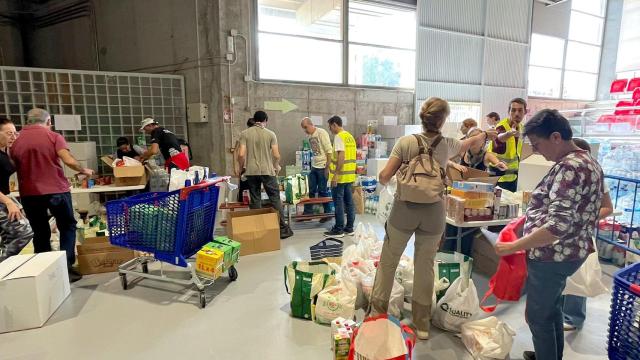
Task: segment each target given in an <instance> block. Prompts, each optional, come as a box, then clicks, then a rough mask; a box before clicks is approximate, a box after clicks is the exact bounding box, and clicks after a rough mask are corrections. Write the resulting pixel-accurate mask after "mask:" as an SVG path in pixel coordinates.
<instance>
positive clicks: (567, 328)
mask: <svg viewBox="0 0 640 360" xmlns="http://www.w3.org/2000/svg"><path fill="white" fill-rule="evenodd" d="M562 330H564V331H575V330H578V327H577V326H575V325H571V324H568V323H563V324H562Z"/></svg>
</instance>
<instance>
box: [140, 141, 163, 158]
mask: <svg viewBox="0 0 640 360" xmlns="http://www.w3.org/2000/svg"><path fill="white" fill-rule="evenodd" d="M159 152H160V145H158V144H157V143H152V144H151V147H150V148H149V150H147V151H145V152H144V154H142V155H140V159H141V160H142V161H144V160H149V159H150V158H151V157H152V156H154V155H156V154H158V153H159Z"/></svg>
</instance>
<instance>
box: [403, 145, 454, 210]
mask: <svg viewBox="0 0 640 360" xmlns="http://www.w3.org/2000/svg"><path fill="white" fill-rule="evenodd" d="M413 136H415V138H416V140H417V141H418V147H419V149H420V151H419V153H418V156H416V157H414V158H413V159H411V160H410V161H408V162H407V161H404V162H403V163H402V165H401V166H400V169H398V172H397V173H396V179H397V181H398V190H397V192H398V199H399V200H402V201H409V202H414V203H421V204H432V203H435V202H438V201H441V200H442V199H443V196H444V190H445V180H444V179H445V173H444V169H443V168H442V167H441V166H440V164H439V163H438V162H437V161H435V159H434V158H433V151H434V150H435V148H436V147H437V146H438V144H440V141H442V135H438V136H436V137H435V138H433V142H432V143H431V146H429V147H428V148H426V147H425V146H424V138H423V137H422V136H421V135H417V134H414V135H413Z"/></svg>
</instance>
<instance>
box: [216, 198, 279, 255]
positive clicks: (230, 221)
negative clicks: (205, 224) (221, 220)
mask: <svg viewBox="0 0 640 360" xmlns="http://www.w3.org/2000/svg"><path fill="white" fill-rule="evenodd" d="M278 216H279V214H278V211H277V210H275V209H273V208H265V209H256V210H247V211H234V212H230V213H229V214H228V215H227V236H228V237H229V238H231V239H233V240H235V241H237V242H239V243H241V244H242V246H241V247H240V256H245V255H251V254H259V253H263V252H269V251H276V250H280V222H279V217H278Z"/></svg>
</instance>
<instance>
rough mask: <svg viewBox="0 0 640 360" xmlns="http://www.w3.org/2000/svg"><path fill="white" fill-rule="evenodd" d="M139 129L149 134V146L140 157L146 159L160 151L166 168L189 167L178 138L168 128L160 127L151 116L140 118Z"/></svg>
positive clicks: (182, 168)
mask: <svg viewBox="0 0 640 360" xmlns="http://www.w3.org/2000/svg"><path fill="white" fill-rule="evenodd" d="M140 131H144V132H145V133H147V134H148V135H151V147H150V148H149V150H147V151H146V152H145V153H144V154H142V155H141V156H140V157H141V159H142V160H148V159H149V158H151V157H152V156H154V155H156V154H157V153H161V154H162V156H163V157H164V159H165V163H164V166H165V167H166V168H167V169H169V170H170V169H180V170H186V169H188V168H189V159H188V158H187V156H186V154H185V153H184V152H183V151H182V148H181V147H180V143H179V142H178V138H177V137H176V136H175V135H174V134H173V133H172V132H171V131H169V130H167V129H165V128H163V127H160V125H158V123H157V122H156V121H155V120H154V119H153V118H151V117H147V118H145V119H144V120H142V124H141V126H140Z"/></svg>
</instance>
